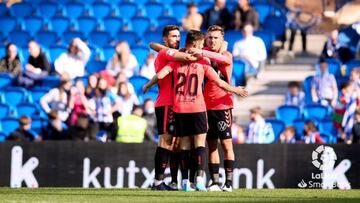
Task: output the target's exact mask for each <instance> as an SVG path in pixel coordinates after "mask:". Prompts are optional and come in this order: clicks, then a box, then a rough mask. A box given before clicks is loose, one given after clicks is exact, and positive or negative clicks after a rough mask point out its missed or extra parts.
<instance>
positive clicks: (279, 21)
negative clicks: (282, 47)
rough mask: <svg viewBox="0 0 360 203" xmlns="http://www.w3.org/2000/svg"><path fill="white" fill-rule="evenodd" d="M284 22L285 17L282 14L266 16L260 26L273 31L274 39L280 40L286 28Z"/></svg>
mask: <svg viewBox="0 0 360 203" xmlns="http://www.w3.org/2000/svg"><path fill="white" fill-rule="evenodd" d="M285 24H286V18H285V17H283V16H268V17H267V18H266V19H265V22H264V24H263V26H262V27H263V29H264V30H268V31H271V32H273V33H274V34H275V39H276V40H282V39H283V36H284V35H285V30H286V27H285ZM274 25H276V26H274Z"/></svg>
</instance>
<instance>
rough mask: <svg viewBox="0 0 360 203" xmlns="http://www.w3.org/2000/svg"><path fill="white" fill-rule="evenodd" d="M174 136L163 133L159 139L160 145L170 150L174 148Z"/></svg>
mask: <svg viewBox="0 0 360 203" xmlns="http://www.w3.org/2000/svg"><path fill="white" fill-rule="evenodd" d="M172 143H173V140H172V136H171V135H166V134H165V135H161V136H160V139H159V146H160V147H162V148H165V149H168V150H171V149H172Z"/></svg>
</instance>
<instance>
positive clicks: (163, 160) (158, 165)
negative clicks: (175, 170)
mask: <svg viewBox="0 0 360 203" xmlns="http://www.w3.org/2000/svg"><path fill="white" fill-rule="evenodd" d="M168 111H169V107H167V106H163V107H157V108H155V113H156V120H157V125H158V132H159V134H160V136H159V142H158V147H157V148H156V151H155V160H154V161H155V163H154V165H155V179H154V185H153V188H152V189H154V190H167V189H169V188H168V187H167V186H166V185H165V183H164V182H163V180H164V173H165V169H166V166H167V164H168V161H169V157H170V155H171V151H172V143H173V142H172V141H173V136H172V135H170V134H168V133H167V125H168V115H167V114H168Z"/></svg>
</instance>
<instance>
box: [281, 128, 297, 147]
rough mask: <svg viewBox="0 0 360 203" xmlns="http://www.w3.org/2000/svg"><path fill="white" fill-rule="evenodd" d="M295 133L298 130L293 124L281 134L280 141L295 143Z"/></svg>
mask: <svg viewBox="0 0 360 203" xmlns="http://www.w3.org/2000/svg"><path fill="white" fill-rule="evenodd" d="M295 133H296V130H295V128H294V127H292V126H288V127H286V128H285V130H284V131H283V132H282V133H281V134H280V143H282V144H295V143H296V140H295Z"/></svg>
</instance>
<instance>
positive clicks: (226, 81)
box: [143, 25, 248, 192]
mask: <svg viewBox="0 0 360 203" xmlns="http://www.w3.org/2000/svg"><path fill="white" fill-rule="evenodd" d="M162 38H163V42H164V45H161V44H158V43H151V45H150V47H151V48H152V49H154V50H155V51H158V52H159V53H158V55H157V57H156V59H155V71H156V73H157V74H156V75H155V76H154V77H153V79H152V80H151V81H150V82H149V83H147V84H146V85H144V87H143V91H144V92H145V91H147V90H148V89H149V88H151V86H153V85H154V84H156V83H158V86H159V95H158V97H157V100H156V103H155V114H156V118H157V127H158V133H159V136H160V137H159V143H158V147H157V148H156V152H155V178H154V184H153V187H152V189H154V190H178V189H177V185H178V184H177V173H178V167H179V166H180V171H181V177H182V181H181V189H182V190H183V191H194V190H198V191H207V190H209V191H229V192H231V191H232V176H233V175H232V173H233V168H234V161H235V156H234V151H233V145H232V136H231V123H232V121H231V119H232V112H231V111H232V108H233V102H232V94H233V93H234V94H237V95H239V96H241V97H246V96H247V94H248V93H247V91H246V90H245V89H244V88H243V87H233V86H231V85H230V81H231V75H232V55H231V53H229V52H228V51H226V49H227V43H226V42H225V41H224V30H223V28H221V27H220V26H217V25H214V26H210V27H209V28H208V30H207V33H202V32H201V31H197V30H190V31H189V32H188V33H187V36H186V41H185V44H186V45H185V48H183V49H181V50H179V44H180V29H179V27H178V26H174V25H168V26H166V27H165V28H164V29H163V33H162ZM204 44H205V47H204ZM203 84H204V85H203ZM219 141H220V145H221V146H222V149H223V152H224V168H225V175H226V181H225V184H224V186H223V187H221V186H220V182H219V165H220V158H219V152H218V145H219ZM206 142H207V144H208V148H209V157H208V167H209V172H210V176H211V177H210V178H211V184H209V185H208V187H206V185H205V182H206V180H205V178H204V174H205V168H206V163H205V162H206V148H205V146H206ZM168 162H170V171H171V177H172V178H171V179H172V180H171V183H170V184H169V185H167V184H165V183H164V173H165V169H166V167H167V165H168ZM189 170H190V175H189Z"/></svg>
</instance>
